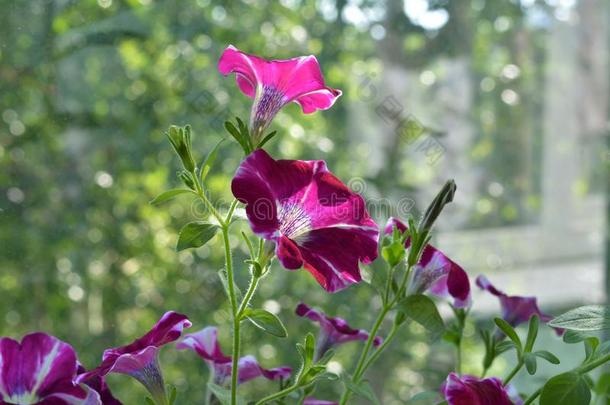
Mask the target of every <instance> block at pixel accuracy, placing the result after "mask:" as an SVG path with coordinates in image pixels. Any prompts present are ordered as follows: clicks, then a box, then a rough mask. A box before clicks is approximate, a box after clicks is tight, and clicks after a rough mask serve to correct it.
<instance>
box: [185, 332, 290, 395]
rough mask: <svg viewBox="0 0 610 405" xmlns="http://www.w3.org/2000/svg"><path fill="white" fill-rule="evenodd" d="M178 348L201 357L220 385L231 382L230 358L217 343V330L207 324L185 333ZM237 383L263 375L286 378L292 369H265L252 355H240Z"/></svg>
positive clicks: (216, 382)
mask: <svg viewBox="0 0 610 405" xmlns="http://www.w3.org/2000/svg"><path fill="white" fill-rule="evenodd" d="M176 348H177V349H179V350H183V349H190V350H193V351H194V352H195V353H197V354H198V355H199V356H200V357H202V358H203V359H204V360H205V362H206V363H207V364H208V366H209V368H210V372H211V373H213V377H212V379H213V381H214V383H215V384H217V385H220V386H227V385H230V384H231V369H232V364H231V363H232V359H231V357H230V356H225V355H224V354H223V352H222V349H221V348H220V344H219V343H218V330H217V329H216V328H215V327H213V326H208V327H207V328H204V329H202V330H200V331H199V332H196V333H189V334H187V335H185V336H184V337H183V338H182V340H180V342H178V343H177V344H176ZM237 370H238V371H237V382H238V384H241V383H244V382H247V381H250V380H253V379H255V378H257V377H265V378H267V379H269V380H279V379H287V378H288V377H290V373H291V372H292V369H291V368H290V367H278V368H272V369H266V368H263V367H261V366H260V364H258V362H257V361H256V358H255V357H254V356H244V357H241V358H240V359H239V361H238V363H237Z"/></svg>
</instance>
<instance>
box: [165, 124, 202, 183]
mask: <svg viewBox="0 0 610 405" xmlns="http://www.w3.org/2000/svg"><path fill="white" fill-rule="evenodd" d="M165 135H166V136H167V139H169V141H170V143H171V144H172V146H173V147H174V150H175V151H176V153H177V154H178V156H179V157H180V160H181V161H182V165H183V166H184V168H185V169H186V170H187V171H188V172H193V171H194V170H195V160H194V159H193V155H192V143H191V126H190V125H187V126H185V127H177V126H175V125H172V126H171V127H169V131H167V132H166V133H165Z"/></svg>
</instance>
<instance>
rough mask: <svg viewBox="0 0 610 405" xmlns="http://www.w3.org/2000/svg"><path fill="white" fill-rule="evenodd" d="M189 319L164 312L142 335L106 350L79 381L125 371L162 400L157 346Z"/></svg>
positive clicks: (174, 336) (175, 336)
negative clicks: (126, 343)
mask: <svg viewBox="0 0 610 405" xmlns="http://www.w3.org/2000/svg"><path fill="white" fill-rule="evenodd" d="M190 326H191V322H190V321H189V320H188V319H187V317H186V316H185V315H182V314H179V313H177V312H173V311H169V312H166V313H165V314H164V315H163V316H162V317H161V319H159V321H158V322H157V323H156V324H155V326H154V327H153V328H152V329H151V330H150V331H149V332H148V333H147V334H145V335H144V336H142V337H141V338H139V339H136V340H135V341H133V342H132V343H130V344H129V345H127V346H121V347H116V348H112V349H107V350H105V351H104V355H103V356H102V364H100V365H99V366H98V367H97V368H95V369H93V370H91V371H88V372H85V373H83V374H80V375H79V376H78V377H77V381H79V382H85V383H87V382H89V381H90V380H91V379H95V378H97V377H103V376H105V375H106V374H108V373H119V374H127V375H130V376H131V377H133V378H135V379H136V380H138V381H139V382H140V383H142V385H144V387H146V389H147V390H148V391H149V392H150V394H151V395H152V396H153V398H154V399H155V400H156V401H157V402H160V403H163V401H164V400H165V395H166V393H165V384H164V382H163V375H162V374H161V369H160V368H159V361H158V353H159V349H160V348H161V346H163V345H165V344H167V343H170V342H173V341H175V340H177V339H178V338H179V337H180V335H181V334H182V330H183V329H184V328H189V327H190Z"/></svg>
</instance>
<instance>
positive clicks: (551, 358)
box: [533, 350, 561, 364]
mask: <svg viewBox="0 0 610 405" xmlns="http://www.w3.org/2000/svg"><path fill="white" fill-rule="evenodd" d="M533 354H534V356H537V357H540V358H541V359H545V360H546V361H548V362H549V363H551V364H559V363H561V361H560V360H559V359H558V358H557V356H555V355H554V354H553V353H551V352H549V351H546V350H538V351H536V352H534V353H533Z"/></svg>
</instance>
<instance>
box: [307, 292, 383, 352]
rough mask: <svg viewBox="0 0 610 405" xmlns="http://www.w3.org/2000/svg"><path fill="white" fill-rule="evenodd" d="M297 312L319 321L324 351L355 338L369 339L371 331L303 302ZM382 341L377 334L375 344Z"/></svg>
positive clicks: (377, 344) (322, 349)
mask: <svg viewBox="0 0 610 405" xmlns="http://www.w3.org/2000/svg"><path fill="white" fill-rule="evenodd" d="M295 313H296V314H297V315H298V316H302V317H306V318H309V319H310V320H312V321H314V322H317V323H319V325H320V329H321V336H322V339H320V341H321V342H322V344H323V345H324V347H323V348H319V349H321V351H322V352H324V351H326V350H327V349H329V348H330V347H332V346H333V345H335V344H340V343H346V342H350V341H353V340H367V339H368V338H369V333H368V332H367V331H365V330H364V329H354V328H352V327H350V326H349V325H348V323H347V321H346V320H344V319H342V318H334V317H329V316H327V315H325V314H324V313H322V312H320V311H317V310H315V309H313V308H311V307H309V306H308V305H306V304H304V303H302V302H301V303H300V304H299V305H297V307H296V310H295ZM381 342H382V339H381V337H379V336H376V337H375V339H374V340H373V345H375V346H379V345H380V344H381Z"/></svg>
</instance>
